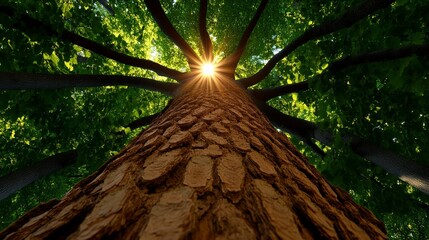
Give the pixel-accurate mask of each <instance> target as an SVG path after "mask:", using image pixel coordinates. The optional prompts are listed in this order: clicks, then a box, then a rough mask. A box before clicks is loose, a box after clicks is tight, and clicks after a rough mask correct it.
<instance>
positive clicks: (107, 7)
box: [98, 0, 115, 16]
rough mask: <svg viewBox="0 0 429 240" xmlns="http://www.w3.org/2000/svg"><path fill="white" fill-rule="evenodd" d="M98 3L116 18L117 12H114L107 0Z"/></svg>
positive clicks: (100, 0) (99, 0)
mask: <svg viewBox="0 0 429 240" xmlns="http://www.w3.org/2000/svg"><path fill="white" fill-rule="evenodd" d="M98 2H99V3H100V4H101V5H102V6H103V7H104V8H105V9H106V10H107V11H109V13H110V14H112V15H113V16H115V11H114V10H113V8H112V7H111V6H110V5H109V3H108V2H107V0H98Z"/></svg>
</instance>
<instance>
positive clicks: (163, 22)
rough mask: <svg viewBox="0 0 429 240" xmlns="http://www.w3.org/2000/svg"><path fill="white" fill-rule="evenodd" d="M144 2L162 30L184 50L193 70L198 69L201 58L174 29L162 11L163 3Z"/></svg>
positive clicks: (146, 0)
mask: <svg viewBox="0 0 429 240" xmlns="http://www.w3.org/2000/svg"><path fill="white" fill-rule="evenodd" d="M144 2H145V4H146V7H147V9H148V10H149V12H150V13H151V14H152V17H153V18H154V19H155V21H156V23H158V26H159V27H160V28H161V30H162V31H163V32H164V33H165V34H166V35H167V36H168V37H169V38H170V39H171V40H172V41H173V42H174V44H176V45H177V46H178V47H179V48H180V50H182V52H183V54H185V56H186V58H187V59H188V63H189V66H190V67H191V69H194V68H196V67H197V66H198V65H199V63H200V62H201V60H200V58H199V57H198V55H197V54H196V53H195V52H194V50H193V49H192V48H191V46H189V44H188V43H187V42H186V41H185V40H184V39H183V38H182V36H180V34H179V33H178V32H177V31H176V29H175V28H174V27H173V25H172V24H171V22H170V20H169V19H168V18H167V15H166V14H165V12H164V10H163V9H162V6H161V3H160V2H159V1H158V0H144Z"/></svg>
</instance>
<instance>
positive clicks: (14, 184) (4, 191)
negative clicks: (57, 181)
mask: <svg viewBox="0 0 429 240" xmlns="http://www.w3.org/2000/svg"><path fill="white" fill-rule="evenodd" d="M76 160H77V151H76V150H71V151H68V152H63V153H58V154H55V155H53V156H50V157H48V158H45V159H43V160H42V161H40V162H37V163H36V164H34V165H32V166H29V167H25V168H22V169H19V170H17V171H15V172H12V173H10V174H8V175H6V176H3V177H1V178H0V200H2V199H4V198H6V197H8V196H10V195H11V194H13V193H14V192H16V191H18V190H19V189H21V188H23V187H25V186H27V185H28V184H30V183H32V182H34V181H36V180H37V179H39V178H41V177H43V176H46V175H48V174H50V173H52V172H55V171H57V170H59V169H62V168H64V167H66V166H68V165H71V164H73V163H75V162H76Z"/></svg>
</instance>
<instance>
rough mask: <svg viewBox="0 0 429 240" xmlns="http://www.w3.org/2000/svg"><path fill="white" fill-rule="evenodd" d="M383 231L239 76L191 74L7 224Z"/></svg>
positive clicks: (175, 233) (93, 232)
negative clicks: (145, 118) (66, 187)
mask: <svg viewBox="0 0 429 240" xmlns="http://www.w3.org/2000/svg"><path fill="white" fill-rule="evenodd" d="M25 237H29V238H32V239H33V238H36V239H48V238H49V239H62V238H69V239H101V238H103V239H106V238H109V239H110V238H112V239H139V238H140V239H215V238H225V239H385V238H386V234H385V228H384V225H383V223H382V222H380V221H379V220H377V219H376V218H375V216H374V215H373V214H372V213H371V212H369V211H368V210H367V209H365V208H363V207H361V206H358V205H357V204H356V203H354V202H353V201H352V199H351V198H350V196H349V195H348V194H347V193H346V192H344V191H342V190H340V189H338V188H336V187H333V186H331V185H330V184H329V183H328V182H327V181H326V180H325V179H324V178H323V177H322V176H321V175H320V174H319V173H318V172H317V170H316V169H315V168H314V167H313V166H311V165H310V164H309V163H308V161H307V160H306V158H305V157H304V156H303V155H301V154H300V153H299V152H298V151H297V149H296V148H295V147H294V146H293V145H292V144H291V143H290V141H289V140H288V139H287V138H286V137H285V136H284V135H283V134H281V133H279V132H277V131H276V130H275V129H274V128H273V127H272V125H271V124H270V123H269V121H268V120H267V118H266V117H265V116H264V115H263V114H262V113H261V112H260V111H259V110H258V109H257V107H256V106H255V105H254V104H253V102H252V100H251V99H250V97H249V96H248V95H247V94H246V93H245V91H244V90H243V89H241V88H240V87H238V86H237V85H236V84H235V82H233V81H230V80H221V79H218V80H216V81H212V82H210V80H207V79H193V80H192V81H188V82H186V83H183V84H182V86H181V88H180V89H179V91H178V93H177V95H176V97H175V98H174V100H173V101H172V102H171V104H170V107H169V108H168V109H167V110H166V111H165V112H164V113H163V114H161V115H160V116H159V117H158V118H157V119H155V121H154V122H153V123H152V125H151V126H150V127H149V128H148V129H146V130H145V131H144V132H142V133H141V134H140V135H139V136H138V137H137V138H135V139H134V140H133V141H132V142H131V143H130V144H129V145H128V146H127V147H125V148H124V149H123V150H122V151H121V152H120V153H119V154H118V155H117V156H115V157H114V158H113V159H111V160H110V161H109V162H108V163H106V164H105V165H104V166H103V167H102V168H100V169H99V170H98V171H97V172H96V173H94V174H93V175H92V176H90V177H88V178H87V179H85V180H83V181H81V182H80V183H78V184H77V185H76V186H75V187H74V188H73V189H72V190H71V191H70V192H68V193H67V194H66V196H64V198H63V199H62V200H60V201H51V202H49V203H47V204H43V205H41V206H39V207H36V208H35V209H33V210H31V211H30V212H28V213H26V214H25V215H24V216H23V217H22V218H21V219H20V220H18V221H17V222H16V223H14V224H12V225H11V226H9V228H8V229H6V230H4V231H3V232H2V233H0V238H5V239H23V238H25Z"/></svg>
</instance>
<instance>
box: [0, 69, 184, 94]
mask: <svg viewBox="0 0 429 240" xmlns="http://www.w3.org/2000/svg"><path fill="white" fill-rule="evenodd" d="M101 86H130V87H139V88H144V89H147V90H152V91H158V92H161V93H164V94H166V95H169V96H171V95H173V92H174V91H175V90H176V88H177V87H178V86H179V85H178V84H175V83H167V82H160V81H156V80H153V79H148V78H142V77H131V76H121V75H91V74H71V75H61V74H32V73H4V72H0V89H2V90H13V89H56V88H69V87H101Z"/></svg>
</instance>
